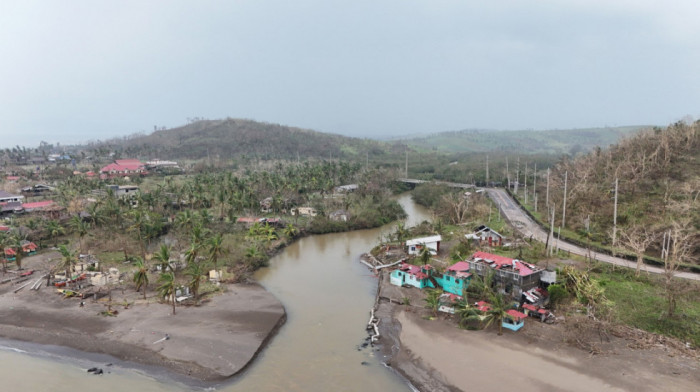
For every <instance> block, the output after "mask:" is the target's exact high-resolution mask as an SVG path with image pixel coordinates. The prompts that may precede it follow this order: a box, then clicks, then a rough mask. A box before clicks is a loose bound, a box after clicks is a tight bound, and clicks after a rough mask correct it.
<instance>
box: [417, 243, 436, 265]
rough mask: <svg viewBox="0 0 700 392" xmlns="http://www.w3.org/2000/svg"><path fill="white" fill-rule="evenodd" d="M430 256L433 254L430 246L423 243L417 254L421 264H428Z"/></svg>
mask: <svg viewBox="0 0 700 392" xmlns="http://www.w3.org/2000/svg"><path fill="white" fill-rule="evenodd" d="M432 256H433V254H432V253H431V251H430V248H429V247H428V246H427V245H425V244H423V248H422V249H421V250H420V254H419V255H418V257H419V258H420V261H421V262H422V263H423V265H426V264H428V263H429V262H430V258H431V257H432Z"/></svg>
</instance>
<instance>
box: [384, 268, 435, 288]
mask: <svg viewBox="0 0 700 392" xmlns="http://www.w3.org/2000/svg"><path fill="white" fill-rule="evenodd" d="M432 274H433V267H432V266H431V265H430V264H426V265H422V266H420V267H419V266H417V265H412V264H407V263H401V264H399V268H397V269H395V270H394V271H393V272H392V273H391V275H390V277H389V281H390V282H391V284H393V285H396V286H405V285H409V286H413V287H418V288H419V289H422V288H424V287H431V288H436V287H437V284H436V282H435V278H433V277H432Z"/></svg>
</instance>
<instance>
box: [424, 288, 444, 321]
mask: <svg viewBox="0 0 700 392" xmlns="http://www.w3.org/2000/svg"><path fill="white" fill-rule="evenodd" d="M440 294H442V293H441V291H440V290H438V289H434V290H428V295H427V296H426V297H425V299H423V301H425V307H426V308H428V309H430V310H432V311H433V316H434V317H437V312H438V309H439V308H440Z"/></svg>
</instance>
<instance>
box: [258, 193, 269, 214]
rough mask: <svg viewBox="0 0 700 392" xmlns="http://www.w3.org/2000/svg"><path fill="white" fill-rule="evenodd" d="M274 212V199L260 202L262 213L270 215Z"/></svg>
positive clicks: (267, 198) (265, 199)
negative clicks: (269, 213)
mask: <svg viewBox="0 0 700 392" xmlns="http://www.w3.org/2000/svg"><path fill="white" fill-rule="evenodd" d="M271 211H272V197H266V198H264V199H262V200H260V212H263V213H268V212H271Z"/></svg>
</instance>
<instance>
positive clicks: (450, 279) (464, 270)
mask: <svg viewBox="0 0 700 392" xmlns="http://www.w3.org/2000/svg"><path fill="white" fill-rule="evenodd" d="M471 277H472V274H471V273H470V272H469V263H467V262H464V261H460V262H457V263H455V264H454V265H452V266H450V267H449V268H448V269H447V270H446V271H445V272H444V273H443V274H442V277H439V278H436V280H437V283H438V284H439V285H440V287H442V289H443V290H444V291H446V292H448V293H451V294H454V295H458V296H461V295H462V293H463V292H464V290H465V289H466V288H467V287H469V282H470V280H471Z"/></svg>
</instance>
